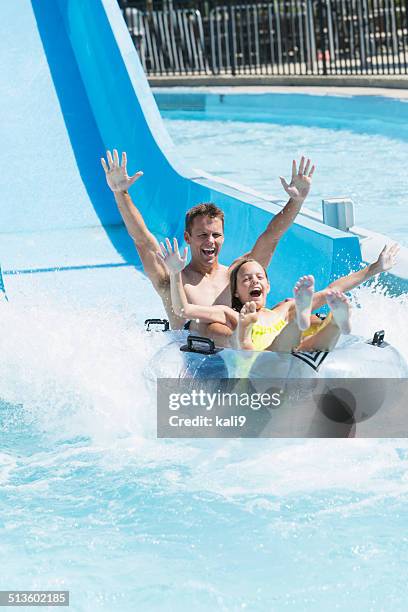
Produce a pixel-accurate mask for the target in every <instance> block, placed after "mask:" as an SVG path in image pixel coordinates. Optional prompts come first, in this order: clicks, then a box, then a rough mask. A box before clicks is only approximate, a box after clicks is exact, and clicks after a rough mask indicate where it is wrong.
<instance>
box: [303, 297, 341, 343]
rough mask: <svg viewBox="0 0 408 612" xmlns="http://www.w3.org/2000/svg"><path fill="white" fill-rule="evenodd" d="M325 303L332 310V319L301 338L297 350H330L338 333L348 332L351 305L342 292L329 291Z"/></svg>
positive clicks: (338, 335)
mask: <svg viewBox="0 0 408 612" xmlns="http://www.w3.org/2000/svg"><path fill="white" fill-rule="evenodd" d="M327 304H328V305H329V306H330V309H331V311H332V315H333V318H332V320H331V321H330V322H329V323H328V324H327V325H326V326H325V327H324V328H323V329H321V330H320V331H317V332H316V333H315V334H314V335H313V336H309V337H308V338H305V339H304V340H302V342H301V343H300V344H299V346H298V347H297V350H298V351H331V350H333V349H334V347H335V346H336V343H337V341H338V339H339V337H340V334H342V333H343V334H349V333H350V331H351V324H350V316H351V306H350V302H349V301H348V299H347V297H346V296H345V295H344V293H341V291H330V292H329V294H328V295H327Z"/></svg>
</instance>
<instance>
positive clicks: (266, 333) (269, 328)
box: [252, 309, 332, 351]
mask: <svg viewBox="0 0 408 612" xmlns="http://www.w3.org/2000/svg"><path fill="white" fill-rule="evenodd" d="M265 310H267V311H268V312H272V311H271V310H269V309H265ZM331 318H332V314H331V312H330V313H329V314H328V315H327V317H326V318H325V319H324V320H323V321H320V323H313V324H312V325H311V326H310V327H309V328H308V329H306V330H305V331H304V332H303V333H302V339H303V338H307V337H308V336H313V335H314V334H315V333H316V332H318V331H320V330H322V329H323V328H324V327H326V325H327V324H328V323H329V322H330V321H331ZM287 324H288V322H287V321H285V319H278V320H277V321H275V323H273V324H272V325H261V324H260V323H254V324H253V326H252V344H253V345H254V350H255V351H264V350H265V349H267V348H268V347H269V346H270V345H271V344H272V342H273V341H274V340H275V338H277V337H278V336H279V334H280V333H281V331H282V330H283V329H284V328H285V327H286V326H287Z"/></svg>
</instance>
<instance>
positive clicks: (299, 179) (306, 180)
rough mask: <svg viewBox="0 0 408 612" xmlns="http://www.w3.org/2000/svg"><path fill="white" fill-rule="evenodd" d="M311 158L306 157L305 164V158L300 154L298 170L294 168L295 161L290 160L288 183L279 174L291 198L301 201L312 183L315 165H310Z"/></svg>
mask: <svg viewBox="0 0 408 612" xmlns="http://www.w3.org/2000/svg"><path fill="white" fill-rule="evenodd" d="M311 163H312V162H311V160H310V159H308V160H307V162H306V166H305V158H304V157H303V156H302V158H301V160H300V164H299V171H298V170H297V168H296V161H295V160H293V162H292V180H291V182H290V184H288V183H287V182H286V181H285V179H284V177H283V176H280V177H279V178H280V181H281V183H282V186H283V188H284V190H285V191H286V193H287V194H288V195H289V197H290V198H291V199H292V200H295V201H297V202H303V201H304V200H305V199H306V197H307V194H308V193H309V191H310V186H311V184H312V176H313V172H314V171H315V169H316V166H314V165H313V166H312V167H310V166H311Z"/></svg>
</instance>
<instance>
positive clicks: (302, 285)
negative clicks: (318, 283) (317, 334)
mask: <svg viewBox="0 0 408 612" xmlns="http://www.w3.org/2000/svg"><path fill="white" fill-rule="evenodd" d="M313 293H314V278H313V276H311V275H309V276H301V277H300V278H299V280H298V282H297V283H296V285H295V286H294V288H293V295H294V296H295V305H296V321H297V324H298V327H299V329H300V330H301V331H305V330H306V329H308V327H310V316H311V314H312V298H313Z"/></svg>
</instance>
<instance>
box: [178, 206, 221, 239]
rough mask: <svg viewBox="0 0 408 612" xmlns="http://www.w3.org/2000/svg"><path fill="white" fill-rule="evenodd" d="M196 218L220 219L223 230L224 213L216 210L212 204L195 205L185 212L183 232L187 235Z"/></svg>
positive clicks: (216, 207)
mask: <svg viewBox="0 0 408 612" xmlns="http://www.w3.org/2000/svg"><path fill="white" fill-rule="evenodd" d="M196 217H210V219H221V221H222V229H224V213H223V211H222V210H221V208H218V206H216V205H215V204H214V203H213V202H203V203H201V204H197V206H193V208H190V210H188V211H187V214H186V221H185V230H186V232H188V233H189V234H191V229H192V227H193V221H194V219H195V218H196Z"/></svg>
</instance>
